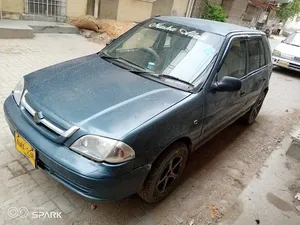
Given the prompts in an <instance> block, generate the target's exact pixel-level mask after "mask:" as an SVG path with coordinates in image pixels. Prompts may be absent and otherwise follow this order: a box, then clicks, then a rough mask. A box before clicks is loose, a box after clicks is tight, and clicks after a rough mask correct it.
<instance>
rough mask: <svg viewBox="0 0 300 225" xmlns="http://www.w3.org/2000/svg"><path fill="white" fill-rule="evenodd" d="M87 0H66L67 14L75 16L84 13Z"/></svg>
mask: <svg viewBox="0 0 300 225" xmlns="http://www.w3.org/2000/svg"><path fill="white" fill-rule="evenodd" d="M86 6H87V0H67V16H68V17H76V16H82V15H85V14H86Z"/></svg>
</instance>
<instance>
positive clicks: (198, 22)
mask: <svg viewBox="0 0 300 225" xmlns="http://www.w3.org/2000/svg"><path fill="white" fill-rule="evenodd" d="M156 19H159V20H164V21H167V22H171V23H177V24H181V25H184V26H188V27H193V28H195V29H198V30H203V31H207V32H210V33H215V34H220V35H223V36H226V35H228V34H230V33H234V32H247V33H256V34H262V32H261V31H258V30H254V29H250V28H247V27H242V26H238V25H235V24H231V23H224V22H217V21H212V20H204V19H198V18H190V17H177V16H158V17H156Z"/></svg>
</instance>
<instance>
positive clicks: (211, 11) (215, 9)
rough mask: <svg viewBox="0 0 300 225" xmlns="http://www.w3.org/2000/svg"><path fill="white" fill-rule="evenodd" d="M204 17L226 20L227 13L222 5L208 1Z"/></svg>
mask: <svg viewBox="0 0 300 225" xmlns="http://www.w3.org/2000/svg"><path fill="white" fill-rule="evenodd" d="M202 19H207V20H215V21H220V22H225V21H226V14H225V11H224V9H223V8H222V7H221V6H218V5H212V4H209V3H208V2H206V3H205V8H204V13H203V15H202Z"/></svg>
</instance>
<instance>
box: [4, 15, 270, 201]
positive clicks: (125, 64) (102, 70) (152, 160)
mask: <svg viewBox="0 0 300 225" xmlns="http://www.w3.org/2000/svg"><path fill="white" fill-rule="evenodd" d="M271 72H272V62H271V52H270V47H269V43H268V40H267V38H266V35H265V34H264V33H263V32H261V31H257V30H253V29H248V28H245V27H241V26H236V25H232V24H227V23H220V22H215V21H207V20H200V19H194V18H180V17H155V18H152V19H149V20H146V21H144V22H142V23H139V24H138V25H137V26H135V27H134V28H132V29H131V30H130V31H128V32H126V33H125V34H124V35H122V36H121V37H119V38H118V39H116V40H114V41H113V42H112V43H111V44H109V45H108V46H107V47H106V48H104V49H103V50H102V51H101V52H99V53H97V54H93V55H89V56H85V57H81V58H78V59H74V60H70V61H68V62H64V63H60V64H58V65H54V66H51V67H48V68H45V69H42V70H39V71H36V72H33V73H31V74H29V75H26V76H24V79H22V80H21V81H20V82H19V83H18V84H17V86H16V88H15V89H14V90H13V92H12V93H11V95H10V96H9V97H8V98H7V99H6V101H5V104H4V111H5V117H6V119H7V122H8V124H9V127H10V129H11V132H12V133H13V135H14V137H15V145H16V149H17V150H18V151H19V152H21V153H22V154H24V155H25V156H26V157H27V158H28V160H29V161H30V162H31V163H32V165H33V167H34V168H39V169H42V170H44V171H45V172H47V173H49V175H50V176H52V177H53V178H55V179H56V180H58V181H59V182H61V183H62V184H64V185H65V186H67V187H68V188H70V189H72V190H73V191H75V192H77V193H79V194H81V195H83V196H85V197H87V198H90V199H94V200H117V199H121V198H124V197H127V196H129V195H132V194H134V193H139V195H140V196H141V197H142V198H143V199H144V200H146V201H147V202H157V201H160V200H162V199H163V198H165V197H166V196H167V195H168V194H169V193H170V192H171V191H172V190H173V189H174V187H175V186H176V185H177V184H178V181H179V179H180V177H181V176H182V173H183V171H184V169H185V167H186V164H187V161H188V158H189V156H190V155H191V153H192V152H193V151H194V150H197V149H199V147H200V146H201V145H202V144H204V143H205V142H206V141H208V140H209V139H211V138H212V137H213V136H214V135H215V134H217V133H218V132H220V131H221V130H222V129H224V128H225V127H227V126H228V125H230V124H231V123H233V122H234V121H235V120H237V119H239V118H241V117H242V118H243V119H244V120H245V121H246V122H247V123H248V124H252V123H253V122H254V121H255V118H256V116H257V114H258V113H259V110H260V108H261V106H262V104H263V101H264V98H265V96H266V94H267V92H268V89H269V79H270V76H271ZM241 151H242V149H241Z"/></svg>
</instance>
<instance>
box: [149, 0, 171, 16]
mask: <svg viewBox="0 0 300 225" xmlns="http://www.w3.org/2000/svg"><path fill="white" fill-rule="evenodd" d="M173 3H174V0H157V1H155V2H154V3H153V7H152V12H151V16H157V15H161V16H170V15H171V13H172V8H173Z"/></svg>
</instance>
